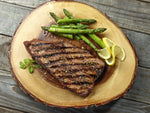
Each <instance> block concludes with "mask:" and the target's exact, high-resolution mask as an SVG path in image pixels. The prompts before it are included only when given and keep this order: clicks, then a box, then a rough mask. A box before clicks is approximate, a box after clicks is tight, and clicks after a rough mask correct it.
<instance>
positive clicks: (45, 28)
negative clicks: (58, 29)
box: [41, 26, 49, 31]
mask: <svg viewBox="0 0 150 113" xmlns="http://www.w3.org/2000/svg"><path fill="white" fill-rule="evenodd" d="M41 28H42V29H43V30H46V31H48V29H49V27H44V26H42V27H41Z"/></svg>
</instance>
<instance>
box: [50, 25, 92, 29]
mask: <svg viewBox="0 0 150 113" xmlns="http://www.w3.org/2000/svg"><path fill="white" fill-rule="evenodd" d="M51 27H53V28H65V29H66V28H67V29H86V28H88V27H89V26H88V25H51Z"/></svg>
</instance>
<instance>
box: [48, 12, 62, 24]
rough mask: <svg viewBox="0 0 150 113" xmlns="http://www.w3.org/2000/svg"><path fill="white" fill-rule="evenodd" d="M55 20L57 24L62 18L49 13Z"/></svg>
mask: <svg viewBox="0 0 150 113" xmlns="http://www.w3.org/2000/svg"><path fill="white" fill-rule="evenodd" d="M49 14H50V15H51V16H52V17H53V18H54V20H55V21H56V22H57V21H58V20H59V19H60V18H59V17H58V16H56V15H55V14H54V13H53V12H50V13H49Z"/></svg>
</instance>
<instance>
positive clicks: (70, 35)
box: [50, 12, 73, 39]
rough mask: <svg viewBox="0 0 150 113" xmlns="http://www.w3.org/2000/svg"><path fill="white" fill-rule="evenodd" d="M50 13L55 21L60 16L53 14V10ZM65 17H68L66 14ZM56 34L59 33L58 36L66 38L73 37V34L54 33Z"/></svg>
mask: <svg viewBox="0 0 150 113" xmlns="http://www.w3.org/2000/svg"><path fill="white" fill-rule="evenodd" d="M50 15H51V16H52V17H53V18H54V20H55V21H56V22H57V21H58V20H59V19H60V18H59V17H58V16H56V15H55V13H53V12H50ZM66 18H68V17H67V16H66ZM56 35H59V36H63V37H66V38H69V39H73V35H72V34H61V33H59V34H56Z"/></svg>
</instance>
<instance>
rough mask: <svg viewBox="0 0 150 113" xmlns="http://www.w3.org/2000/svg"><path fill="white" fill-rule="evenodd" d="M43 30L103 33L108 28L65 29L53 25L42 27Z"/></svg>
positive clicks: (69, 32)
mask: <svg viewBox="0 0 150 113" xmlns="http://www.w3.org/2000/svg"><path fill="white" fill-rule="evenodd" d="M42 29H43V30H46V31H49V32H52V33H66V34H90V33H101V32H104V31H105V30H106V28H97V29H64V28H53V27H42Z"/></svg>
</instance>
